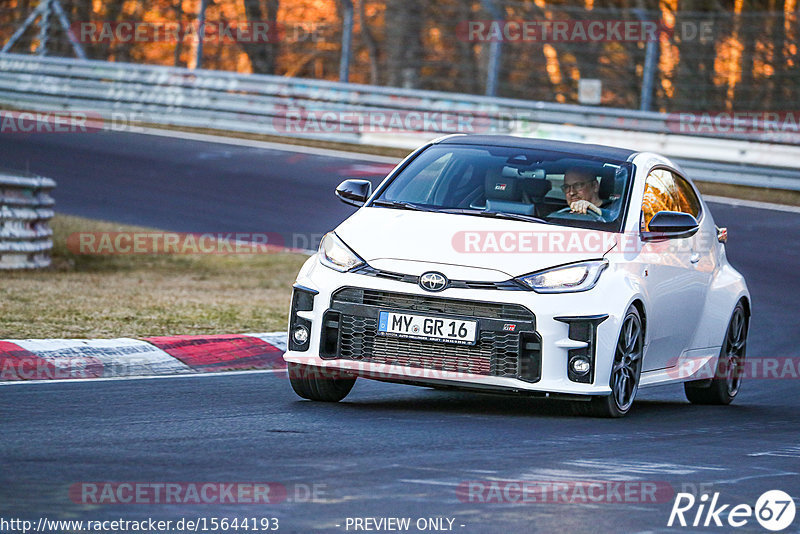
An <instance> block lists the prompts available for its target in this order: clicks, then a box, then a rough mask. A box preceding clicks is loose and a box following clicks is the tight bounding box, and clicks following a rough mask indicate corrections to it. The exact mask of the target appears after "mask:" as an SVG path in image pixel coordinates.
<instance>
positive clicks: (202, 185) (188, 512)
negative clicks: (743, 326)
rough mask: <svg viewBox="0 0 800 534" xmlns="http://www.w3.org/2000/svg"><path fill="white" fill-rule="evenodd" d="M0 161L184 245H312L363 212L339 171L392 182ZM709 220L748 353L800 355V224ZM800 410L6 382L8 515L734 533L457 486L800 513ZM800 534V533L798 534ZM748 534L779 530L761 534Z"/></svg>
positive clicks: (0, 404) (175, 160) (795, 390)
mask: <svg viewBox="0 0 800 534" xmlns="http://www.w3.org/2000/svg"><path fill="white" fill-rule="evenodd" d="M0 158H2V161H0V166H1V167H6V168H21V169H26V168H27V169H29V170H31V171H33V172H38V173H41V174H43V175H47V176H52V177H54V178H56V180H57V181H58V189H57V190H56V198H57V206H58V211H60V212H63V213H69V214H74V215H82V216H87V217H94V218H101V219H108V220H114V221H120V222H125V223H131V224H140V225H145V226H152V227H158V228H164V229H172V230H180V231H203V232H206V231H219V232H233V231H241V232H276V233H280V234H282V235H289V234H293V233H298V234H301V235H306V236H311V235H316V234H320V233H322V232H324V231H326V230H328V229H330V228H332V227H333V226H335V225H336V224H337V223H338V222H339V221H340V220H342V219H343V218H344V217H346V216H347V215H348V214H349V213H350V212H351V209H350V208H348V207H347V206H344V205H343V204H341V203H339V202H337V201H336V200H335V198H334V197H333V195H332V189H333V188H334V187H335V185H336V184H337V183H338V182H339V181H340V179H341V177H342V176H352V175H361V176H363V175H368V174H369V173H370V172H375V173H376V176H375V180H376V181H377V179H378V175H379V174H380V171H381V169H383V170H384V172H385V169H386V167H387V165H386V164H376V163H375V162H367V163H365V162H364V161H359V159H358V158H357V157H355V156H354V157H353V159H345V158H333V157H330V156H315V155H312V154H303V153H295V152H287V151H281V150H263V149H258V148H249V147H236V146H231V145H222V144H219V145H217V144H208V143H201V142H196V141H185V140H179V139H167V138H160V137H153V136H145V135H134V134H123V133H113V134H112V133H95V134H72V135H53V134H49V135H48V134H42V135H28V136H16V137H12V136H4V137H0ZM370 167H371V168H370ZM711 209H712V213H713V215H714V217H715V219H716V221H717V223H718V224H720V225H722V226H727V227H728V228H729V234H730V241H729V245H728V256H729V259H730V261H731V262H732V263H733V265H734V266H735V267H737V268H738V269H739V270H740V271H741V272H743V274H744V275H745V276H746V278H747V280H748V283H749V286H750V290H751V293H752V296H753V322H752V327H751V332H750V338H749V344H748V357H750V358H771V357H794V358H797V357H800V350H799V349H798V345H799V344H798V341H800V339H799V338H800V334H798V329H797V324H798V320H797V317H798V311H799V310H798V304H797V296H798V295H800V287H799V286H798V284H799V283H798V277H797V273H798V272H800V251H798V248H797V245H796V244H797V242H798V229H799V228H800V214H797V213H784V212H777V211H768V210H760V209H752V208H744V207H733V206H729V205H724V204H713V205H712V206H711ZM0 337H13V333H11V332H3V333H2V336H0ZM798 408H800V379H799V378H798V377H797V376H794V377H792V376H791V375H787V376H785V377H784V378H783V379H753V380H750V381H747V382H745V384H744V386H743V390H742V391H741V393H740V395H739V397H738V398H737V400H736V402H735V403H734V404H733V405H732V406H730V407H723V408H720V407H696V406H691V405H689V404H688V403H687V402H686V401H685V399H684V397H683V392H682V388H681V387H680V386H665V387H660V388H654V389H647V390H643V391H642V392H640V396H639V400H638V401H637V403H636V405H635V406H634V408H633V411H632V412H631V414H630V415H629V416H628V417H627V418H624V419H622V420H596V419H585V418H581V417H575V416H572V415H571V414H570V412H569V410H568V409H567V407H566V406H565V405H562V404H559V403H556V402H545V401H538V400H529V399H518V398H511V397H500V396H490V395H477V394H464V393H450V392H441V391H434V390H429V389H422V388H412V387H405V386H398V385H389V384H380V383H374V382H368V381H364V380H361V381H359V383H357V384H356V387H355V388H354V390H353V392H352V393H351V394H350V396H349V397H348V398H347V399H346V401H345V402H343V403H340V404H338V405H322V404H312V403H310V402H305V401H301V400H300V399H298V398H297V397H295V395H294V394H293V393H292V392H291V390H290V388H289V385H288V383H287V380H286V379H285V377H283V376H282V375H280V374H272V373H264V374H238V375H230V376H213V377H204V378H172V379H155V380H125V381H92V382H73V383H49V384H22V385H14V386H3V387H0V422H1V423H2V435H1V436H0V517H2V518H6V519H7V518H13V517H17V518H20V517H26V518H31V519H38V518H39V517H43V516H44V517H47V518H49V519H83V520H89V519H91V520H95V519H118V518H123V519H144V518H148V517H152V518H156V519H176V518H180V517H185V518H200V517H205V518H211V517H230V518H232V517H243V516H247V517H278V518H280V526H281V528H280V531H282V532H311V531H329V532H345V525H346V520H347V518H348V517H365V516H372V517H378V516H383V517H386V516H388V517H411V518H412V519H413V520H416V519H417V518H421V517H447V518H452V519H454V523H453V530H454V531H456V532H465V533H468V532H469V533H471V532H526V531H527V532H609V531H620V532H675V531H696V530H709V531H716V532H729V531H731V530H732V529H731V528H730V527H728V526H726V527H723V528H720V527H717V528H709V529H702V528H676V527H673V528H668V527H667V526H666V525H667V520H668V517H669V513H670V509H671V506H672V498H669V499H665V500H663V502H633V501H636V499H628V500H629V501H631V502H622V503H619V502H617V503H611V504H608V503H602V502H601V503H578V504H576V503H572V504H565V503H527V504H518V503H475V502H463V501H462V500H461V499H459V496H458V494H457V491H456V490H457V488H458V487H459V485H460V484H462V483H463V482H465V481H476V480H487V479H491V480H529V481H543V482H546V481H564V480H573V481H590V480H592V481H640V482H641V481H648V482H655V483H658V484H661V485H663V484H668V485H669V487H671V488H672V490H673V491H676V492H677V491H681V490H687V491H690V492H691V491H696V490H703V491H705V492H707V493H714V492H719V493H720V497H719V501H720V503H722V504H738V503H749V504H750V505H753V504H754V503H755V501H756V499H757V498H758V496H759V495H760V494H761V493H763V492H764V491H766V490H770V489H781V490H783V491H786V492H788V493H789V494H791V495H793V496H794V498H795V500H796V501H797V500H798V498H799V497H800V442H799V440H798V436H800V433H799V432H798V429H800V410H799V409H798ZM91 481H112V482H125V481H135V482H190V481H197V482H199V481H215V482H261V481H272V482H278V483H281V484H283V485H284V486H286V487H287V488H288V489H289V494H290V497H291V498H290V499H289V500H287V501H284V502H282V503H279V504H273V505H247V504H236V505H231V504H211V505H196V504H179V505H163V504H162V505H141V504H139V505H91V504H79V503H76V502H74V501H73V500H71V499H70V497H69V488H70V487H71V486H72V485H73V484H75V483H80V482H91ZM315 484H316V485H317V489H318V492H321V493H319V494H318V498H317V499H316V500H315V501H314V502H306V499H303V498H302V497H303V496H304V494H305V488H306V487H309V486H312V485H315ZM295 493H298V494H299V495H296V494H295ZM298 496H299V497H300V498H298ZM290 501H291V502H290ZM695 510H696V509H695ZM695 510H693V512H694V511H695ZM799 515H800V514H799ZM687 517H688V516H687ZM690 519H691V518H690ZM722 519H723V520H724V519H725V514H723V515H722ZM412 524H413V523H412ZM337 525H340V526H338V527H337ZM462 525H463V526H462ZM799 529H800V517H798V518H797V519H795V521H794V523H793V524H792V525H791V526H790V527H789V528H788V529H787V530H786V531H785V532H798V531H800V530H799ZM737 530H738V531H743V532H765V530H763V529H762V528H761V527H760V526H759V525H758V524H757V523H756V522H755V520H754V519H751V520H750V522H749V523H748V525H747V526H745V527H743V528H740V529H737ZM349 531H350V532H352V531H353V530H352V528H351V529H350V530H349ZM411 531H412V532H413V531H416V530H414V529H412V530H411Z"/></svg>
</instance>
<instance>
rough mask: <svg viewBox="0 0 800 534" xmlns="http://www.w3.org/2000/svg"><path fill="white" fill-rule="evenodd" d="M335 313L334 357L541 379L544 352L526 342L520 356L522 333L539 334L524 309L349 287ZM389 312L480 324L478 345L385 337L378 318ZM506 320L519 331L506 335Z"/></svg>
mask: <svg viewBox="0 0 800 534" xmlns="http://www.w3.org/2000/svg"><path fill="white" fill-rule="evenodd" d="M331 309H332V310H337V311H335V312H332V313H336V314H337V315H338V319H337V323H338V324H337V327H338V343H337V350H336V351H335V354H331V355H330V356H331V357H334V358H344V359H348V360H355V361H363V362H370V363H383V364H388V365H400V366H405V367H412V368H419V369H431V370H438V371H452V372H461V373H469V374H475V375H485V376H497V377H507V378H521V379H523V380H528V381H531V382H533V381H536V380H538V377H539V372H540V369H541V362H540V357H539V356H540V354H539V351H538V350H537V351H530V350H527V349H526V347H527V345H529V343H523V344H522V345H524V346H523V347H522V356H521V355H520V350H521V343H520V336H521V335H523V334H522V332H523V331H524V332H527V334H525V335H536V334H535V332H534V321H535V318H534V316H533V313H531V312H530V311H529V310H528V309H527V308H525V307H524V306H520V305H516V304H502V303H485V302H471V301H463V300H457V299H446V298H439V297H426V296H420V295H406V294H402V293H390V292H383V291H376V290H371V289H360V288H344V289H342V290H339V291H338V292H336V293H335V294H334V296H333V298H332V302H331ZM384 309H392V310H399V311H409V312H415V313H441V314H447V315H458V316H465V317H469V318H473V319H478V320H479V325H480V331H479V334H478V335H479V337H478V341H477V343H476V344H475V345H471V346H470V345H456V344H452V343H441V342H434V341H425V340H417V339H403V338H395V337H385V336H379V335H377V334H378V319H377V314H378V313H379V311H380V310H384ZM481 319H488V321H481ZM504 321H510V322H513V323H514V324H515V325H517V326H518V328H516V329H515V331H514V332H507V331H503V330H502V329H503V326H504V323H503V322H504ZM523 359H524V361H523Z"/></svg>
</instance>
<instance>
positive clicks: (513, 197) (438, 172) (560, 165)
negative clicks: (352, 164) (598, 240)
mask: <svg viewBox="0 0 800 534" xmlns="http://www.w3.org/2000/svg"><path fill="white" fill-rule="evenodd" d="M631 176H633V166H632V165H631V164H630V163H627V162H620V161H605V160H603V159H598V158H596V157H593V156H586V155H576V154H570V153H563V152H551V151H543V150H533V149H521V148H509V147H494V146H486V147H479V146H472V145H454V144H446V145H434V146H432V147H430V148H428V149H427V150H425V151H424V152H422V153H421V154H420V155H419V156H417V157H416V158H415V159H414V160H413V161H412V162H411V163H409V165H408V166H407V167H405V168H404V169H403V170H402V171H401V172H400V173H399V174H398V175H397V176H395V177H394V179H393V180H392V181H391V183H389V185H388V186H386V187H385V188H384V190H383V191H382V192H381V194H380V195H379V196H378V197H377V198H376V199H375V200H374V201H373V202H372V203H371V204H370V205H372V206H378V207H386V208H395V209H412V210H422V211H439V212H446V213H460V214H464V215H475V216H482V217H494V218H508V219H519V220H529V221H532V222H546V223H549V224H556V225H562V226H573V227H580V228H588V229H596V230H604V231H609V232H619V231H620V229H621V226H622V219H623V216H624V204H625V201H626V198H627V191H628V188H629V182H630V180H631Z"/></svg>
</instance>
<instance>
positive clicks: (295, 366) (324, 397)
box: [286, 363, 356, 402]
mask: <svg viewBox="0 0 800 534" xmlns="http://www.w3.org/2000/svg"><path fill="white" fill-rule="evenodd" d="M286 368H287V371H288V373H289V383H291V385H292V389H293V390H294V392H295V393H297V394H298V395H299V396H300V397H302V398H304V399H308V400H312V401H319V402H339V401H340V400H342V399H343V398H345V397H346V396H347V394H348V393H350V390H351V389H353V385H354V384H355V383H356V377H354V376H351V375H348V374H346V373H342V372H340V371H338V370H328V369H324V368H321V367H313V366H310V365H303V364H299V363H288V364H287V366H286Z"/></svg>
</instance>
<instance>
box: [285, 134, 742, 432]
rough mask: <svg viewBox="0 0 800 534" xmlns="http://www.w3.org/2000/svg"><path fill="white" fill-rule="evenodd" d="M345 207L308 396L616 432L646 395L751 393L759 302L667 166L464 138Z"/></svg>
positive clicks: (316, 317) (323, 273)
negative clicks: (583, 421) (494, 409)
mask: <svg viewBox="0 0 800 534" xmlns="http://www.w3.org/2000/svg"><path fill="white" fill-rule="evenodd" d="M336 195H337V196H338V197H339V198H340V199H341V200H343V201H344V202H346V203H348V204H352V205H355V206H361V208H360V209H359V210H358V211H357V212H356V213H355V214H353V215H352V216H351V217H350V218H348V219H347V220H346V221H344V222H343V223H342V224H341V225H339V227H338V228H336V230H335V231H333V232H331V233H329V234H327V235H326V236H325V237H324V238H323V239H322V242H321V244H320V248H319V252H318V253H317V254H316V255H315V256H313V257H311V258H309V260H308V261H307V262H306V263H305V265H304V266H303V268H302V270H301V271H300V273H299V275H298V277H297V282H296V284H295V285H294V294H293V298H292V304H291V312H290V318H289V341H288V351H287V352H286V354H285V356H284V358H285V359H286V361H287V362H288V368H289V376H290V380H291V384H292V387H293V388H294V390H295V392H296V393H297V394H298V395H300V396H301V397H304V398H306V399H312V400H318V401H339V400H341V399H343V398H344V397H345V396H346V395H347V394H348V393H349V391H350V389H351V388H352V387H353V384H354V382H355V380H356V378H357V377H365V378H371V379H376V380H382V381H387V382H398V383H404V384H413V385H422V386H431V387H436V388H456V389H470V390H476V391H487V392H498V393H512V394H523V395H533V396H537V395H538V396H547V397H556V398H567V399H571V400H574V401H576V402H575V403H574V405H575V407H576V409H577V410H578V411H579V412H580V413H587V414H594V415H600V416H609V417H618V416H622V415H625V414H626V413H627V412H628V411H629V410H630V408H631V405H632V404H633V401H634V398H635V397H636V393H637V390H638V388H640V387H645V386H654V385H660V384H667V383H671V382H675V383H677V382H684V387H685V391H686V396H687V397H688V399H689V400H690V401H691V402H693V403H704V404H728V403H730V402H731V401H732V400H733V398H734V397H735V396H736V394H737V392H738V391H739V387H740V384H741V370H742V367H743V363H744V357H745V345H746V340H747V331H748V324H749V319H750V296H749V293H748V290H747V286H746V284H745V281H744V279H743V278H742V276H741V275H740V274H739V273H738V272H737V271H736V270H735V269H733V267H731V266H730V265H729V264H728V261H727V259H726V257H725V245H724V243H725V241H726V239H727V231H726V230H725V229H724V228H717V227H716V226H715V224H714V220H713V218H712V216H711V213H710V212H709V210H708V208H707V207H706V205H705V203H704V202H703V200H702V198H701V197H700V195H699V193H698V191H697V189H696V188H695V187H694V185H693V184H692V182H691V181H690V180H689V178H688V177H687V176H686V175H685V174H684V173H683V172H682V171H681V169H680V168H679V167H678V166H677V165H675V164H674V163H672V162H671V161H670V160H669V159H667V158H665V157H662V156H659V155H656V154H651V153H639V152H634V151H632V150H625V149H620V148H611V147H605V146H598V145H585V144H579V143H566V142H557V141H542V140H536V139H525V138H516V137H506V136H463V135H457V136H450V137H445V138H442V139H439V140H437V141H433V142H431V143H429V144H427V145H425V146H423V147H421V148H419V149H417V150H416V151H414V152H413V153H412V154H411V155H409V156H408V157H407V158H406V159H405V160H403V161H402V162H401V163H400V164H399V165H398V166H397V167H396V168H395V169H394V170H393V171H392V172H391V173H390V174H389V176H387V177H386V179H385V180H384V181H383V182H382V183H381V185H380V186H379V187H378V188H377V190H375V191H372V187H371V184H370V183H369V182H367V181H364V180H347V181H345V182H343V183H342V184H341V185H340V186H339V187H338V188H337V190H336Z"/></svg>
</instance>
